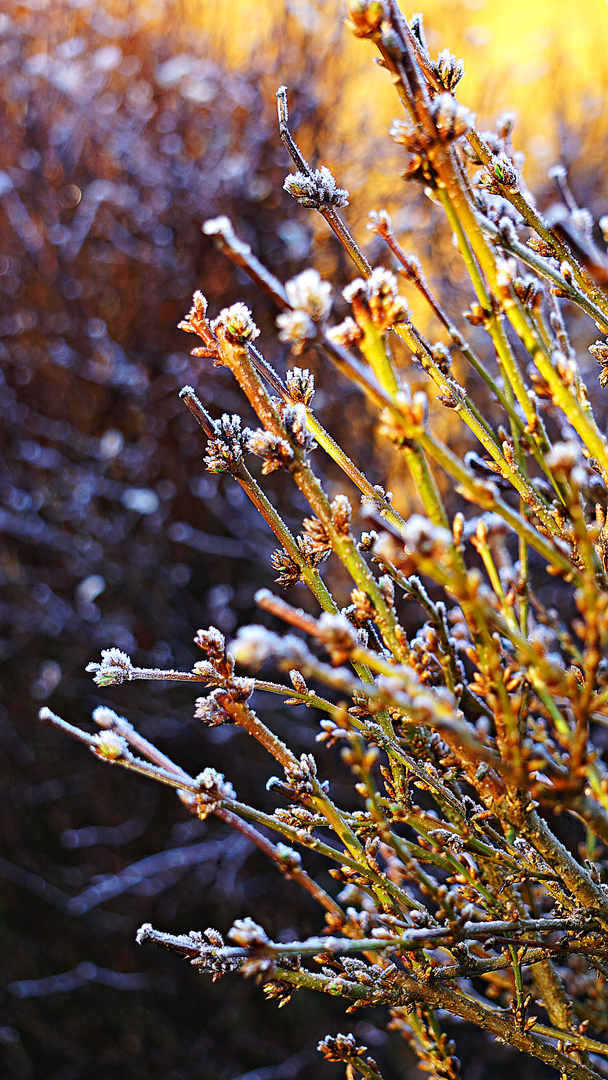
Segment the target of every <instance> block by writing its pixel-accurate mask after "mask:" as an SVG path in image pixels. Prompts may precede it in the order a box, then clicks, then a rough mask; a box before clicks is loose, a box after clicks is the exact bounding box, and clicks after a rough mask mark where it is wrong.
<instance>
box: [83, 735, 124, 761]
mask: <svg viewBox="0 0 608 1080" xmlns="http://www.w3.org/2000/svg"><path fill="white" fill-rule="evenodd" d="M92 749H93V752H94V753H95V754H97V756H98V757H101V758H105V760H106V761H118V760H119V759H121V758H122V759H123V760H126V759H130V758H132V757H133V755H132V754H131V751H130V750H129V744H128V742H127V740H126V739H125V737H124V735H119V734H118V733H117V732H116V731H100V732H99V734H98V735H94V736H93V746H92Z"/></svg>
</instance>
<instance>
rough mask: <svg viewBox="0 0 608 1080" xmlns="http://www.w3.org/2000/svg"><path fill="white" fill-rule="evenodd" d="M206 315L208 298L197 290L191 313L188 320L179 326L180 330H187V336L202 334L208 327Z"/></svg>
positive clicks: (193, 298) (184, 320) (187, 316)
mask: <svg viewBox="0 0 608 1080" xmlns="http://www.w3.org/2000/svg"><path fill="white" fill-rule="evenodd" d="M206 314H207V298H206V297H205V296H203V294H202V292H200V290H198V289H197V291H196V292H195V293H194V295H193V297H192V307H191V308H190V311H189V312H188V314H187V315H186V318H185V319H182V321H181V322H180V323H178V324H177V327H178V330H185V331H186V333H187V334H201V333H202V331H203V329H206V327H207V322H206V319H205V316H206Z"/></svg>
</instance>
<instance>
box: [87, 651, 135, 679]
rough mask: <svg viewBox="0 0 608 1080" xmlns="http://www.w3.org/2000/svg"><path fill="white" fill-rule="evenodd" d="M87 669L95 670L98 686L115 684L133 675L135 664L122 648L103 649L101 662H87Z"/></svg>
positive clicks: (94, 677)
mask: <svg viewBox="0 0 608 1080" xmlns="http://www.w3.org/2000/svg"><path fill="white" fill-rule="evenodd" d="M86 671H93V672H95V674H94V676H93V682H96V683H97V685H98V686H114V685H117V684H119V683H122V682H128V680H129V679H131V678H132V677H133V664H132V663H131V657H130V656H127V654H126V653H124V652H121V650H120V649H102V650H101V663H100V664H94V663H91V664H87V666H86Z"/></svg>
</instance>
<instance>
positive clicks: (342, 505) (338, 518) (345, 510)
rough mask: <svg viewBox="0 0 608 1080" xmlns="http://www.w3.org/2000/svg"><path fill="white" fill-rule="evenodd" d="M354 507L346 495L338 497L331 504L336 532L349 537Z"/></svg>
mask: <svg viewBox="0 0 608 1080" xmlns="http://www.w3.org/2000/svg"><path fill="white" fill-rule="evenodd" d="M351 515H352V507H351V505H350V502H349V501H348V499H347V497H346V495H336V497H335V499H334V500H333V502H332V504H331V516H332V521H333V523H334V528H335V530H336V532H338V533H340V534H341V535H342V536H348V533H349V530H350V519H351Z"/></svg>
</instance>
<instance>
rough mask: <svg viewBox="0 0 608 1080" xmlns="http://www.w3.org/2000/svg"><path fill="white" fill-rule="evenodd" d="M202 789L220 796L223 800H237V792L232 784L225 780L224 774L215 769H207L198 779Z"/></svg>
mask: <svg viewBox="0 0 608 1080" xmlns="http://www.w3.org/2000/svg"><path fill="white" fill-rule="evenodd" d="M196 782H197V784H198V785H199V787H200V788H201V789H204V790H205V791H209V792H212V793H213V794H215V795H220V796H221V797H222V798H223V799H236V791H235V790H234V788H233V786H232V784H231V783H229V781H228V780H225V779H224V774H223V773H221V772H216V770H215V769H210V768H206V769H203V771H202V773H199V774H198V776H197V777H196Z"/></svg>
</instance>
